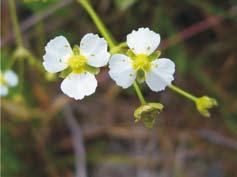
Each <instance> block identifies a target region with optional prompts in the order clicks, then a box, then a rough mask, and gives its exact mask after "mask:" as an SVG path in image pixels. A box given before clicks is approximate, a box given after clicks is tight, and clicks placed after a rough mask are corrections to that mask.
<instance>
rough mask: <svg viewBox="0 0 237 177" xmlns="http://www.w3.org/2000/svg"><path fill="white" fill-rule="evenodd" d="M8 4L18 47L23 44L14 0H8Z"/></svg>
mask: <svg viewBox="0 0 237 177" xmlns="http://www.w3.org/2000/svg"><path fill="white" fill-rule="evenodd" d="M8 5H9V9H10V13H11V20H12V27H13V30H14V34H15V37H16V43H17V46H18V47H21V46H23V40H22V36H21V31H20V28H19V24H18V19H17V14H16V4H15V0H8Z"/></svg>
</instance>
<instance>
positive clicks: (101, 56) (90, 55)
mask: <svg viewBox="0 0 237 177" xmlns="http://www.w3.org/2000/svg"><path fill="white" fill-rule="evenodd" d="M107 50H108V44H107V42H106V41H105V39H104V38H100V37H99V36H98V35H97V34H92V33H89V34H86V35H85V36H84V37H83V38H82V40H81V42H80V54H81V55H83V56H85V57H87V59H88V62H87V63H88V64H89V65H91V66H94V67H101V66H105V65H106V64H107V63H108V61H109V57H110V54H109V52H108V51H107Z"/></svg>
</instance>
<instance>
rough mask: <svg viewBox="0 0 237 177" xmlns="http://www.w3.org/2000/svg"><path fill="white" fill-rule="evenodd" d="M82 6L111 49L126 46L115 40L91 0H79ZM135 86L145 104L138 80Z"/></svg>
mask: <svg viewBox="0 0 237 177" xmlns="http://www.w3.org/2000/svg"><path fill="white" fill-rule="evenodd" d="M77 1H78V2H79V3H80V4H81V5H82V7H83V8H84V9H85V10H86V12H87V13H88V14H89V16H90V17H91V18H92V20H93V21H94V23H95V25H96V26H97V28H98V30H99V31H100V33H101V35H102V36H103V37H104V38H105V39H106V40H107V41H108V44H109V47H110V49H111V50H113V49H117V48H118V47H119V48H120V47H124V46H125V43H121V44H119V45H118V46H117V45H116V42H115V40H114V39H113V37H112V35H111V34H110V33H109V30H107V28H106V27H105V25H104V24H103V22H102V20H101V19H100V18H99V16H98V15H97V14H96V12H95V10H94V9H93V8H92V6H91V4H90V3H89V0H77ZM133 87H134V89H135V91H136V93H137V96H138V98H139V100H140V102H141V104H145V103H146V100H145V98H144V96H143V94H142V92H141V89H140V88H139V86H138V84H137V83H136V81H135V82H134V83H133Z"/></svg>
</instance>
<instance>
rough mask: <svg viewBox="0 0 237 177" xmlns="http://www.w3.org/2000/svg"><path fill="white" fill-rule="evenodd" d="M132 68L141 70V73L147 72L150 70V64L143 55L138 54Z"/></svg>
mask: <svg viewBox="0 0 237 177" xmlns="http://www.w3.org/2000/svg"><path fill="white" fill-rule="evenodd" d="M133 68H134V69H135V70H139V69H142V70H143V71H149V70H150V68H151V62H150V61H149V58H148V56H147V55H145V54H139V55H137V56H136V57H135V59H134V61H133Z"/></svg>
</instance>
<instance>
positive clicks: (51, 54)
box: [43, 36, 72, 73]
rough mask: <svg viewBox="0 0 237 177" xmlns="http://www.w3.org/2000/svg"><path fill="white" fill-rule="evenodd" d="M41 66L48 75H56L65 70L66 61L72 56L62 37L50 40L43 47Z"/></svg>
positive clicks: (67, 43) (67, 44)
mask: <svg viewBox="0 0 237 177" xmlns="http://www.w3.org/2000/svg"><path fill="white" fill-rule="evenodd" d="M45 51H46V53H45V55H44V56H43V58H44V62H43V65H44V67H45V69H46V70H47V71H48V72H50V73H56V72H59V71H62V70H64V69H65V68H67V66H68V65H67V60H68V59H69V57H70V56H71V55H72V48H71V46H70V44H69V42H68V41H67V39H66V38H65V37H63V36H57V37H55V38H54V39H52V40H50V41H49V42H48V44H47V45H46V47H45Z"/></svg>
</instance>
